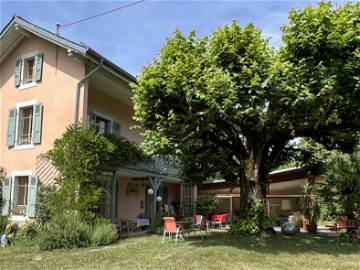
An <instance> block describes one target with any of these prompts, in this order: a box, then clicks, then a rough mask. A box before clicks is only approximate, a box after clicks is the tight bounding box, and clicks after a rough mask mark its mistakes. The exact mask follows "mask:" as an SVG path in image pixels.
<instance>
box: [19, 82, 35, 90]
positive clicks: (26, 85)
mask: <svg viewBox="0 0 360 270" xmlns="http://www.w3.org/2000/svg"><path fill="white" fill-rule="evenodd" d="M36 85H37V83H36V82H31V83H26V84H21V85H20V86H19V87H18V89H19V90H24V89H28V88H32V87H35V86H36Z"/></svg>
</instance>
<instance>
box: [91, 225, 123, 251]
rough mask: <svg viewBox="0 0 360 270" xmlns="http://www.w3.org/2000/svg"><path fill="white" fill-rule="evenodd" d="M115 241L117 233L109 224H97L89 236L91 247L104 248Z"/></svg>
mask: <svg viewBox="0 0 360 270" xmlns="http://www.w3.org/2000/svg"><path fill="white" fill-rule="evenodd" d="M116 240H117V231H116V229H114V228H113V227H112V226H111V225H110V224H97V225H95V228H94V230H93V233H92V235H91V244H92V245H93V246H104V245H108V244H111V243H113V242H115V241H116Z"/></svg>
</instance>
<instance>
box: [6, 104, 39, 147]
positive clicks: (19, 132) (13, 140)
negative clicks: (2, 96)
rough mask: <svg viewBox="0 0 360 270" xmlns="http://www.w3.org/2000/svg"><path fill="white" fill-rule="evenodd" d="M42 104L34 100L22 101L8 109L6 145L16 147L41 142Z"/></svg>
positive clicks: (31, 145) (30, 145)
mask: <svg viewBox="0 0 360 270" xmlns="http://www.w3.org/2000/svg"><path fill="white" fill-rule="evenodd" d="M42 112H43V106H42V104H41V103H36V101H30V102H22V103H19V104H17V107H16V108H12V109H10V111H9V119H8V131H7V145H8V146H9V147H13V146H15V147H16V149H25V148H29V147H31V148H32V147H34V144H39V143H40V142H41V129H42Z"/></svg>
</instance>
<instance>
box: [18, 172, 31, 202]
mask: <svg viewBox="0 0 360 270" xmlns="http://www.w3.org/2000/svg"><path fill="white" fill-rule="evenodd" d="M16 180H17V186H16V191H17V200H16V201H17V203H16V205H17V206H19V205H20V206H26V205H27V198H28V185H29V177H28V176H18V177H16Z"/></svg>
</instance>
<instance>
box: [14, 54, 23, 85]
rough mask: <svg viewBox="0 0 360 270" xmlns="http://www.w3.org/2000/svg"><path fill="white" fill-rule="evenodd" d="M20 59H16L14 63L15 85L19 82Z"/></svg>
mask: <svg viewBox="0 0 360 270" xmlns="http://www.w3.org/2000/svg"><path fill="white" fill-rule="evenodd" d="M21 63H22V61H21V59H18V60H16V64H15V87H19V86H20V84H21Z"/></svg>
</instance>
